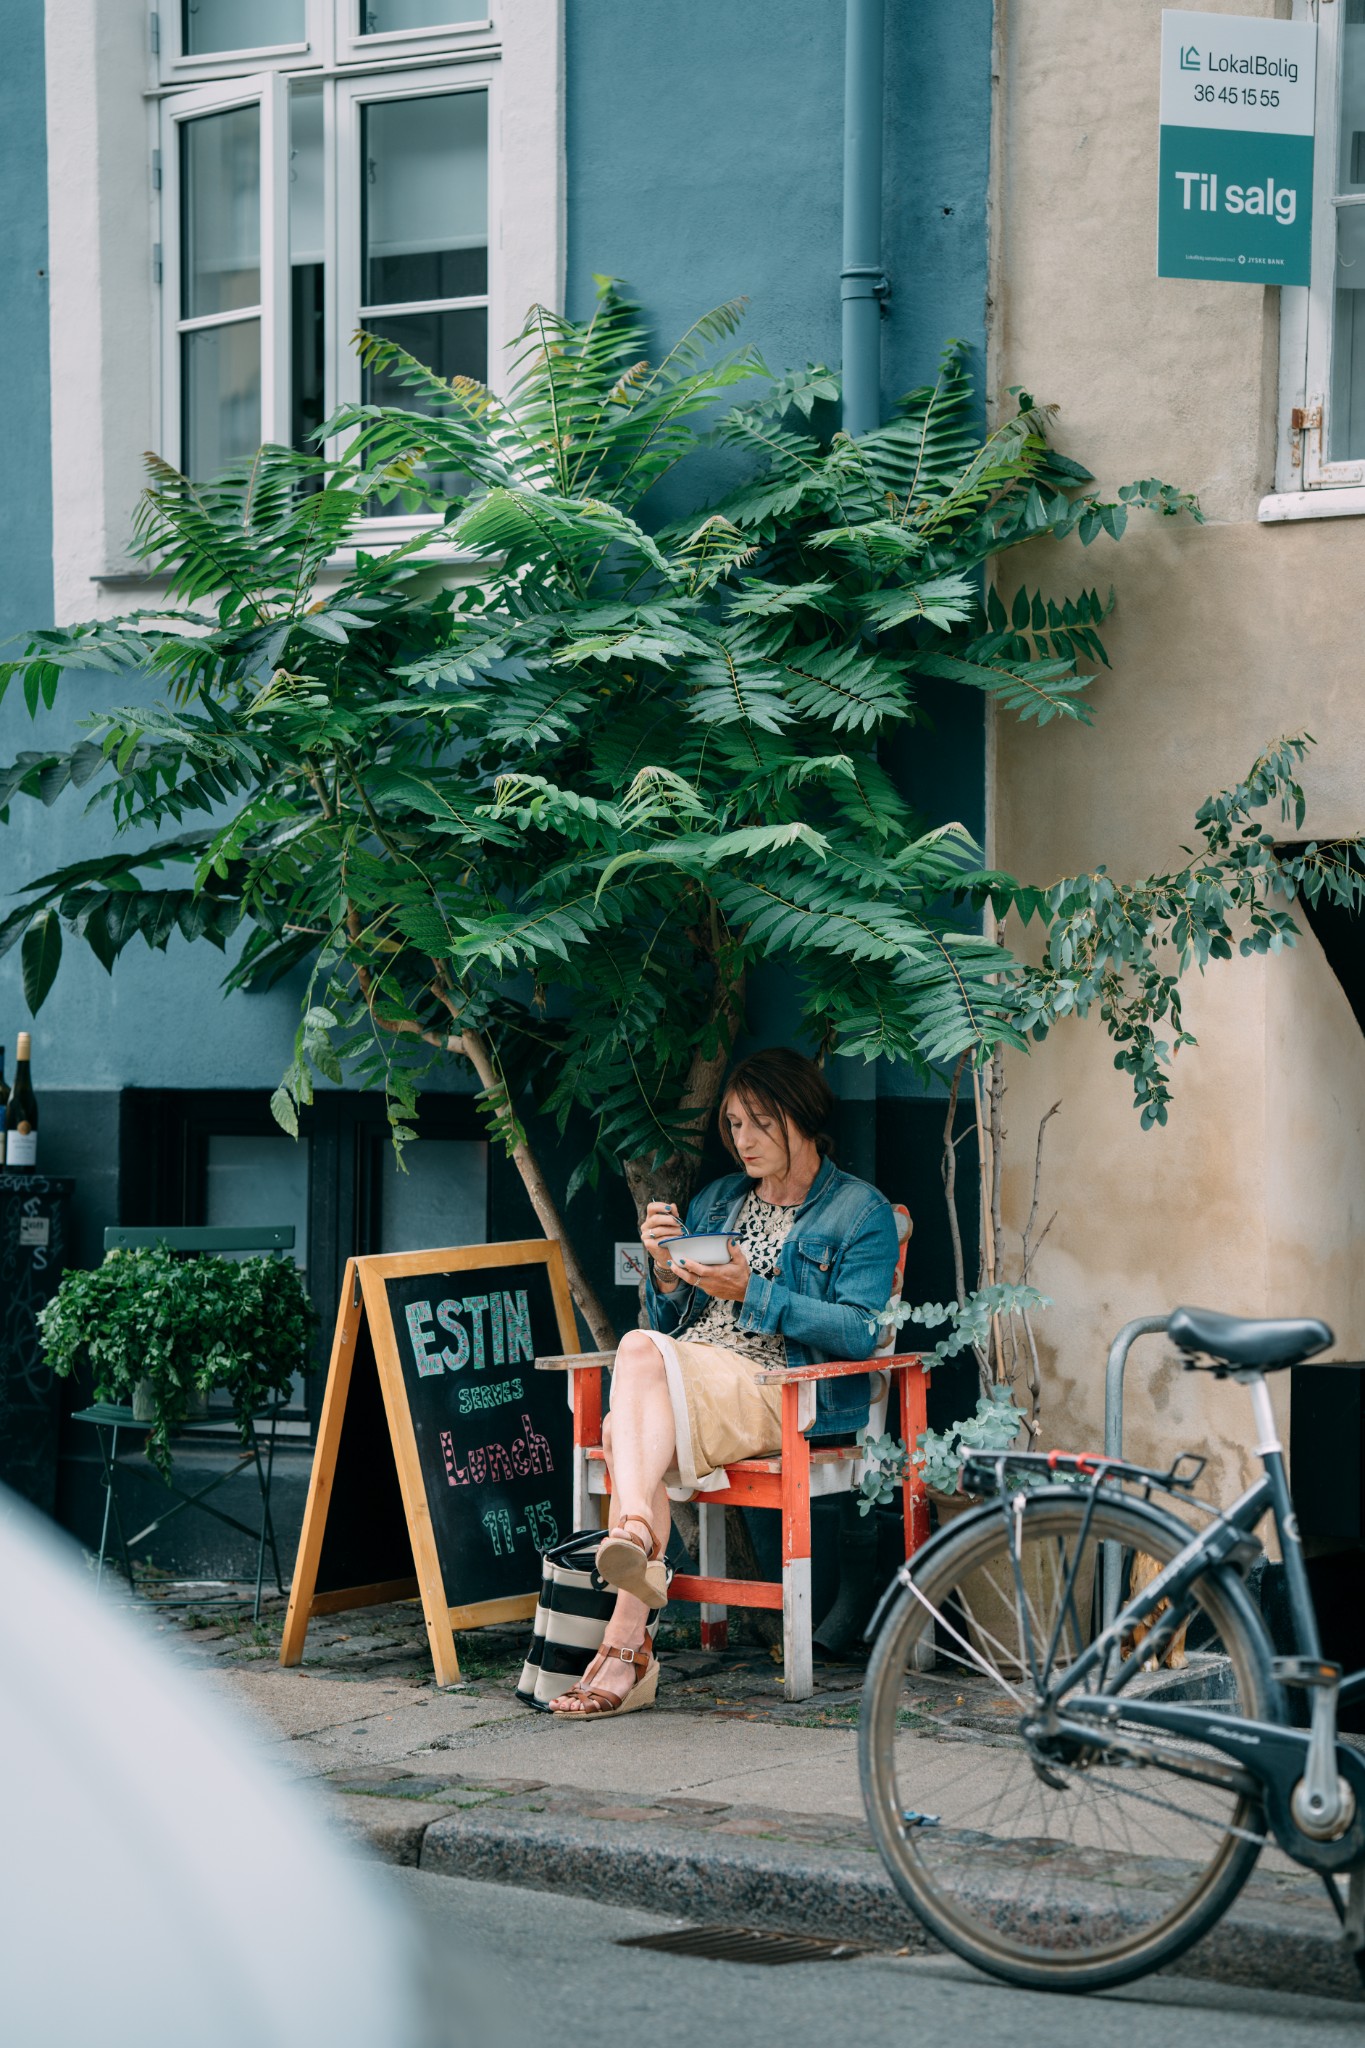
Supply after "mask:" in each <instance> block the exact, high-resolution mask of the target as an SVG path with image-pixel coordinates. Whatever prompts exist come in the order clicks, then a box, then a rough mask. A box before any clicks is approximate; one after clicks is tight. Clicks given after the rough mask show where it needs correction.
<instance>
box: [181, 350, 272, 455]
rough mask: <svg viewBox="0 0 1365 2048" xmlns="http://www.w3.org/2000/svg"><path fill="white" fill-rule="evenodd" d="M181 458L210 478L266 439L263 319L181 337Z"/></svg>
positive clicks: (252, 453)
mask: <svg viewBox="0 0 1365 2048" xmlns="http://www.w3.org/2000/svg"><path fill="white" fill-rule="evenodd" d="M180 375H181V401H180V411H181V441H180V450H181V453H180V460H181V465H182V467H183V468H184V470H185V473H186V475H187V476H192V477H208V476H212V475H213V474H214V473H215V471H217V470H220V469H222V468H223V467H224V466H225V465H226V464H227V463H229V462H237V461H240V459H241V458H242V457H243V456H245V455H254V454H255V452H256V450H257V448H258V447H259V446H260V443H261V323H260V321H259V320H234V321H233V322H231V324H230V325H228V326H226V327H197V328H195V329H193V330H192V331H191V332H190V333H189V334H182V335H181V337H180Z"/></svg>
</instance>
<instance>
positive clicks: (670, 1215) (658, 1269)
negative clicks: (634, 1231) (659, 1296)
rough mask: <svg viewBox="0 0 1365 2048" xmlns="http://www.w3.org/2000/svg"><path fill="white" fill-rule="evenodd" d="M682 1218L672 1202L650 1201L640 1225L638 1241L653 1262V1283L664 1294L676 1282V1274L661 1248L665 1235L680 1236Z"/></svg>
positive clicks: (674, 1285) (669, 1290)
mask: <svg viewBox="0 0 1365 2048" xmlns="http://www.w3.org/2000/svg"><path fill="white" fill-rule="evenodd" d="M682 1234H683V1226H682V1218H681V1216H679V1214H678V1211H677V1209H676V1207H675V1206H674V1204H673V1203H672V1202H651V1203H650V1204H649V1207H648V1208H647V1209H646V1210H645V1214H644V1221H643V1222H642V1223H641V1225H640V1242H641V1243H642V1244H643V1246H644V1248H645V1251H646V1252H647V1254H648V1255H649V1257H650V1259H651V1260H652V1261H653V1264H654V1284H655V1286H656V1287H661V1288H662V1289H663V1291H664V1293H665V1294H671V1293H672V1292H673V1290H674V1288H675V1287H676V1286H677V1284H678V1276H677V1274H676V1272H675V1271H674V1270H673V1267H672V1265H671V1264H670V1262H669V1256H668V1253H667V1252H666V1251H664V1250H663V1249H662V1245H663V1240H664V1239H665V1238H666V1237H681V1236H682Z"/></svg>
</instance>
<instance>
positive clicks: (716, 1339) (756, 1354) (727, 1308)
mask: <svg viewBox="0 0 1365 2048" xmlns="http://www.w3.org/2000/svg"><path fill="white" fill-rule="evenodd" d="M799 1207H800V1204H799V1203H796V1202H793V1203H792V1204H791V1205H790V1206H789V1207H783V1206H781V1205H779V1204H778V1203H777V1202H765V1201H764V1200H763V1199H762V1197H761V1196H759V1195H756V1194H751V1195H748V1196H746V1198H745V1202H744V1207H743V1208H742V1209H741V1210H740V1212H739V1216H738V1218H737V1220H736V1223H735V1227H734V1229H733V1230H732V1231H731V1233H730V1235H731V1236H732V1237H736V1238H738V1239H739V1243H740V1249H741V1250H742V1251H743V1253H744V1256H745V1258H746V1259H747V1260H748V1261H749V1266H750V1270H751V1271H752V1272H755V1273H757V1274H758V1275H759V1277H760V1279H763V1280H776V1279H777V1278H778V1275H779V1273H780V1271H781V1267H782V1247H783V1245H784V1244H785V1243H786V1241H787V1237H788V1235H789V1233H790V1231H791V1227H792V1224H793V1223H794V1222H795V1221H796V1211H797V1209H798V1208H799ZM741 1306H742V1304H741V1303H740V1302H737V1301H714V1300H711V1301H708V1302H707V1304H706V1307H705V1309H704V1311H703V1312H702V1314H701V1315H700V1316H699V1317H698V1319H697V1321H696V1322H695V1323H693V1325H692V1327H691V1329H690V1330H688V1331H687V1333H686V1339H685V1341H686V1342H687V1343H689V1344H718V1345H720V1346H722V1347H723V1348H724V1349H725V1350H726V1351H737V1352H738V1353H739V1355H740V1357H741V1358H751V1359H752V1360H753V1361H754V1364H755V1365H765V1366H782V1365H785V1364H786V1362H787V1347H786V1345H785V1344H784V1343H783V1341H782V1338H781V1337H780V1336H765V1335H764V1334H763V1333H762V1332H761V1331H758V1330H741V1329H739V1328H737V1327H736V1319H737V1317H738V1314H739V1310H740V1308H741Z"/></svg>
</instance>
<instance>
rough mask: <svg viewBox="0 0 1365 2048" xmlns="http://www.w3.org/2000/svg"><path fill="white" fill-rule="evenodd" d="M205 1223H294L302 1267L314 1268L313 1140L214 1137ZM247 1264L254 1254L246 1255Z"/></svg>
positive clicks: (296, 1258) (206, 1185) (297, 1255)
mask: <svg viewBox="0 0 1365 2048" xmlns="http://www.w3.org/2000/svg"><path fill="white" fill-rule="evenodd" d="M204 1221H205V1223H215V1224H219V1225H224V1226H226V1225H229V1224H231V1225H235V1226H237V1227H238V1228H242V1227H244V1226H246V1225H248V1224H255V1223H261V1224H269V1223H292V1224H293V1226H294V1249H293V1252H292V1253H289V1254H287V1256H289V1257H292V1259H293V1261H294V1264H295V1265H296V1266H306V1265H307V1263H308V1140H307V1139H306V1138H297V1139H296V1138H284V1137H280V1138H268V1137H257V1138H237V1137H223V1136H219V1135H213V1136H210V1138H209V1141H208V1160H207V1163H206V1170H205V1176H204ZM242 1256H243V1257H244V1258H246V1257H251V1256H253V1254H250V1253H243V1254H242Z"/></svg>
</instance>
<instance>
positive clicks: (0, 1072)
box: [0, 1045, 9, 1167]
mask: <svg viewBox="0 0 1365 2048" xmlns="http://www.w3.org/2000/svg"><path fill="white" fill-rule="evenodd" d="M8 1101H9V1082H8V1081H7V1080H6V1079H5V1048H4V1046H3V1045H0V1167H3V1166H4V1163H5V1104H6V1103H7V1102H8Z"/></svg>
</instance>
